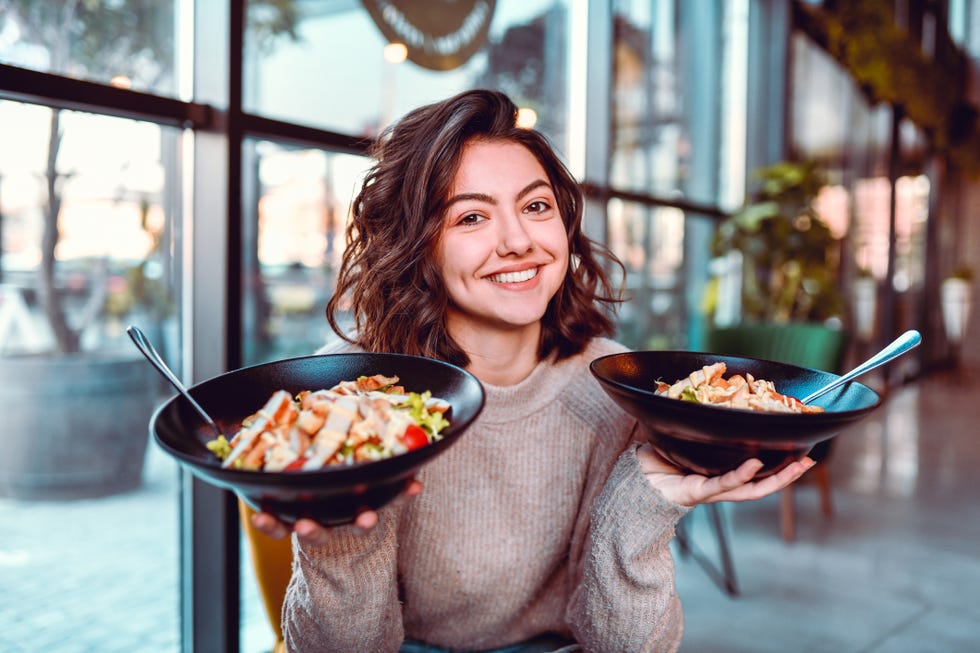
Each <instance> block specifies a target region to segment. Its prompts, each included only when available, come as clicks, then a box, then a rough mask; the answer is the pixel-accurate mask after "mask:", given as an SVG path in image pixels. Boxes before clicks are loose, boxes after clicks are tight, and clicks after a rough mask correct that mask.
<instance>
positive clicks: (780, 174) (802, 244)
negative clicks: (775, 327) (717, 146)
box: [713, 162, 844, 323]
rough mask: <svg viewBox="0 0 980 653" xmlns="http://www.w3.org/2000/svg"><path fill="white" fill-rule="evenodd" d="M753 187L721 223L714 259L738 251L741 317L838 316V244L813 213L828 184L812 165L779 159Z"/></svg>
mask: <svg viewBox="0 0 980 653" xmlns="http://www.w3.org/2000/svg"><path fill="white" fill-rule="evenodd" d="M755 176H756V178H757V180H758V183H759V185H758V190H757V191H756V192H755V194H754V195H753V198H752V201H750V202H748V203H747V204H746V205H745V206H743V207H742V209H741V210H739V211H738V212H736V213H735V214H733V215H732V216H731V217H730V218H729V219H727V220H725V221H724V222H722V224H721V225H719V228H718V231H717V233H716V235H715V239H714V242H713V250H714V254H715V255H716V256H722V255H724V254H726V253H728V252H730V251H731V250H738V251H739V252H741V254H742V261H743V269H742V292H741V298H742V318H743V320H746V321H757V322H776V323H785V322H822V321H825V320H827V319H829V318H833V317H839V316H840V315H841V314H842V313H843V307H844V302H843V299H842V296H841V293H840V290H839V289H838V286H837V270H838V267H839V257H840V244H839V240H838V239H837V238H836V237H834V235H833V234H832V233H831V231H830V228H829V227H828V226H827V224H826V223H825V222H824V221H823V220H822V219H821V218H820V216H819V214H818V213H817V211H816V209H815V208H814V200H815V199H816V197H817V195H818V193H819V192H820V189H821V188H823V186H824V185H825V184H826V178H825V175H824V173H823V172H822V170H821V169H820V168H819V167H818V166H817V165H816V164H814V163H796V162H781V163H776V164H774V165H771V166H767V167H764V168H760V169H759V170H757V171H756V172H755Z"/></svg>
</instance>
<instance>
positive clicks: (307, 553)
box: [282, 506, 404, 653]
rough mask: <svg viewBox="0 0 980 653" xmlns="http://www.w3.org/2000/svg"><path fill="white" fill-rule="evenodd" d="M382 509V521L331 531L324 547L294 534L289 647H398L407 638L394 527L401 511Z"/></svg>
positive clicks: (286, 626) (286, 609) (286, 627)
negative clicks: (364, 528) (361, 527)
mask: <svg viewBox="0 0 980 653" xmlns="http://www.w3.org/2000/svg"><path fill="white" fill-rule="evenodd" d="M392 508H395V506H389V507H386V508H383V509H381V510H379V511H378V524H377V526H375V528H374V529H373V530H371V531H370V532H368V533H366V534H361V533H359V532H358V531H356V530H355V529H354V527H353V526H340V527H337V528H334V529H333V530H332V531H331V540H330V541H329V542H328V543H327V544H325V545H322V546H306V545H303V544H300V543H299V541H298V540H297V539H296V537H295V536H294V537H293V574H292V578H291V579H290V582H289V586H288V588H287V590H286V599H285V603H284V604H283V612H282V630H283V638H284V640H285V643H286V650H288V651H290V653H302V652H304V651H316V652H318V653H319V652H329V651H338V652H341V651H342V652H345V653H347V652H350V651H378V652H379V653H384V652H385V651H392V652H394V651H397V650H398V648H399V646H400V645H401V642H402V639H403V637H404V630H403V626H402V615H401V604H400V603H399V598H398V583H397V561H396V551H397V548H396V540H395V531H396V528H397V517H398V513H397V511H396V510H394V509H392Z"/></svg>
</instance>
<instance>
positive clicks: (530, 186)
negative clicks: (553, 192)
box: [517, 179, 551, 199]
mask: <svg viewBox="0 0 980 653" xmlns="http://www.w3.org/2000/svg"><path fill="white" fill-rule="evenodd" d="M541 186H547V187H549V188H550V187H551V184H549V183H548V182H547V181H545V180H544V179H535V180H534V181H532V182H531V183H530V184H528V185H527V186H525V187H524V188H522V189H521V192H519V193H518V194H517V199H521V198H522V197H524V196H525V195H527V194H528V193H530V192H531V191H533V190H535V189H537V188H540V187H541Z"/></svg>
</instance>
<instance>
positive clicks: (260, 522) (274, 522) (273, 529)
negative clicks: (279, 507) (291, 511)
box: [252, 512, 289, 540]
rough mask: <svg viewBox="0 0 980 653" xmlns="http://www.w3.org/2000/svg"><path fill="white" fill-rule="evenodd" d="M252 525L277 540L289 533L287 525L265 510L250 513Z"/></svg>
mask: <svg viewBox="0 0 980 653" xmlns="http://www.w3.org/2000/svg"><path fill="white" fill-rule="evenodd" d="M252 526H255V528H256V529H257V530H259V531H262V532H263V533H265V534H266V535H268V536H269V537H272V538H275V539H277V540H279V539H282V538H284V537H286V536H287V535H289V527H287V526H286V525H285V524H283V523H282V522H281V521H279V520H278V519H276V518H275V517H273V516H272V515H270V514H268V513H265V512H257V513H255V514H254V515H252Z"/></svg>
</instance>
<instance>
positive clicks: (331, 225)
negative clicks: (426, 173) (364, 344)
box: [242, 140, 371, 364]
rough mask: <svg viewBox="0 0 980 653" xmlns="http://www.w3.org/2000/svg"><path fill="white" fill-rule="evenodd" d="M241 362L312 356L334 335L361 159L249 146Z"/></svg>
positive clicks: (262, 143)
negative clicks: (333, 306)
mask: <svg viewBox="0 0 980 653" xmlns="http://www.w3.org/2000/svg"><path fill="white" fill-rule="evenodd" d="M245 148H246V155H245V157H244V161H246V165H245V166H244V169H245V170H246V172H245V175H246V176H249V177H250V178H249V179H246V180H245V183H244V184H243V188H244V189H245V191H244V192H245V198H244V200H243V205H244V206H245V207H247V208H246V209H245V211H243V215H244V218H245V220H246V224H245V225H244V227H243V233H244V234H245V238H246V248H245V249H246V251H247V252H250V256H249V257H248V258H247V259H246V261H245V262H244V266H245V270H244V274H243V278H244V279H246V282H245V283H246V288H245V290H244V293H243V295H244V303H243V311H244V315H243V319H242V322H243V330H244V333H245V337H244V339H243V344H244V348H245V351H244V356H243V358H244V361H245V363H246V364H251V363H258V362H263V361H267V360H273V359H278V358H287V357H290V356H304V355H308V354H312V353H313V352H314V351H316V350H317V349H318V348H320V347H322V346H323V345H324V344H325V343H326V342H327V341H328V340H330V339H331V338H332V337H333V331H332V330H331V329H330V327H329V325H328V324H327V320H326V306H327V301H328V300H329V299H330V296H331V294H332V293H333V288H334V281H335V277H336V273H337V269H338V268H339V266H340V260H341V257H342V256H343V253H344V242H345V240H344V238H345V235H344V229H345V228H346V225H347V218H348V215H349V214H350V209H351V202H352V201H353V199H354V195H355V193H356V192H357V188H358V187H359V185H360V182H361V180H362V178H363V176H364V174H365V173H366V172H367V169H368V167H369V166H370V163H371V162H370V160H369V159H367V158H366V157H363V156H356V155H351V154H343V153H339V152H328V151H324V150H321V149H314V148H296V147H288V146H284V145H281V144H278V143H274V142H272V141H267V140H261V141H260V140H249V141H247V142H246V144H245Z"/></svg>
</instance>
